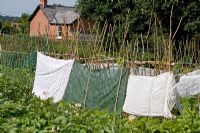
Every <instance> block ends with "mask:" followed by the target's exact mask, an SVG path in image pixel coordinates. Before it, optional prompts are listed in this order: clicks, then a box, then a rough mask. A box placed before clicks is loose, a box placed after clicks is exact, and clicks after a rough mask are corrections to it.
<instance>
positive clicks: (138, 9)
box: [76, 0, 200, 39]
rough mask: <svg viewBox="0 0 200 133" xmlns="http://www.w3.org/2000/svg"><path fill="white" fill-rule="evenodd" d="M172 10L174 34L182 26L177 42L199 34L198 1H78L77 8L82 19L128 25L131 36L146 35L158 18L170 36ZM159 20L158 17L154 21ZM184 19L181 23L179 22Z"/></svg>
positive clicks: (164, 30) (177, 35)
mask: <svg viewBox="0 0 200 133" xmlns="http://www.w3.org/2000/svg"><path fill="white" fill-rule="evenodd" d="M172 7H173V16H172V31H173V32H175V31H176V29H177V26H178V25H179V23H180V22H181V23H180V26H179V30H178V32H177V34H176V39H179V38H182V37H186V36H187V37H194V36H199V34H200V8H199V7H200V2H199V0H188V1H185V0H161V1H157V0H151V1H149V0H124V1H119V0H78V1H77V4H76V9H77V11H78V12H79V13H80V15H81V16H82V17H86V18H89V19H92V20H95V21H99V22H101V23H104V22H105V21H107V22H108V23H109V24H114V23H121V25H122V26H123V25H124V26H125V23H126V20H127V21H128V24H129V36H131V37H133V36H134V35H135V34H141V33H144V34H145V33H147V31H148V30H149V25H151V21H150V20H151V18H152V21H154V20H155V19H157V20H158V21H160V22H161V25H162V28H163V32H164V34H168V33H169V29H170V24H169V22H170V14H171V9H172ZM155 17H156V18H155ZM180 20H182V21H180Z"/></svg>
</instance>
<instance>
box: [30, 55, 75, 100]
mask: <svg viewBox="0 0 200 133" xmlns="http://www.w3.org/2000/svg"><path fill="white" fill-rule="evenodd" d="M73 64H74V60H61V59H55V58H52V57H49V56H45V55H43V54H42V53H40V52H37V64H36V72H35V80H34V86H33V91H32V92H33V93H34V94H35V95H36V96H38V97H40V99H43V100H45V99H48V98H53V100H54V102H58V101H60V100H61V99H62V97H63V95H64V92H65V89H66V87H67V84H68V80H69V77H70V73H71V70H72V67H73Z"/></svg>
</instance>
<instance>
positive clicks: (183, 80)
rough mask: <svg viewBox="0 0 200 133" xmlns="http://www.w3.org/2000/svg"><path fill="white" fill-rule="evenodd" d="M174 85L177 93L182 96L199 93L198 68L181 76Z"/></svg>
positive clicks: (199, 79) (199, 77)
mask: <svg viewBox="0 0 200 133" xmlns="http://www.w3.org/2000/svg"><path fill="white" fill-rule="evenodd" d="M176 87H177V91H178V93H179V95H180V96H182V97H186V96H192V95H196V94H198V93H200V70H196V71H193V72H191V73H188V74H187V75H183V76H181V77H180V79H179V82H178V83H177V84H176Z"/></svg>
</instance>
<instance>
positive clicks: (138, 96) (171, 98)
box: [123, 72, 178, 118]
mask: <svg viewBox="0 0 200 133" xmlns="http://www.w3.org/2000/svg"><path fill="white" fill-rule="evenodd" d="M177 98H178V97H177V95H176V88H175V78H174V75H173V74H172V73H171V72H166V73H163V74H160V75H158V76H155V77H150V76H137V75H130V76H129V80H128V85H127V92H126V98H125V103H124V106H123V111H124V112H126V113H130V114H133V115H139V116H164V117H167V118H171V117H172V114H171V110H172V108H173V107H174V105H175V104H178V103H177V101H178V100H177Z"/></svg>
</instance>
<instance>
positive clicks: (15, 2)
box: [0, 0, 76, 17]
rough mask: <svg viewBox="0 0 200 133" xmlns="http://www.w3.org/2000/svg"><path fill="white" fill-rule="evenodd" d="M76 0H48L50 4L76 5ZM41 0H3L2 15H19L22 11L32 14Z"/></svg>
mask: <svg viewBox="0 0 200 133" xmlns="http://www.w3.org/2000/svg"><path fill="white" fill-rule="evenodd" d="M75 2H76V0H48V4H49V5H52V4H53V3H55V4H62V5H65V6H73V5H75ZM38 4H39V0H1V4H0V15H7V16H18V17H20V16H21V14H22V13H29V14H31V13H32V12H33V11H34V10H35V8H36V7H37V5H38Z"/></svg>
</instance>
